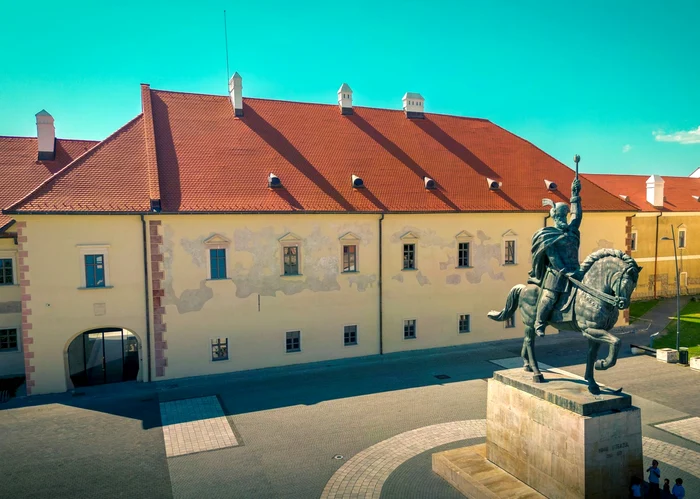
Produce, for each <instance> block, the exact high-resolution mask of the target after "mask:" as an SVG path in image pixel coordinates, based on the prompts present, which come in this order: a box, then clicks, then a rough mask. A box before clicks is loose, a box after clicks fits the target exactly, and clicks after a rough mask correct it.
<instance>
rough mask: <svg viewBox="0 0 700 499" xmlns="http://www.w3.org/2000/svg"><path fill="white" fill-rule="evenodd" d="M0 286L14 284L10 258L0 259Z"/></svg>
mask: <svg viewBox="0 0 700 499" xmlns="http://www.w3.org/2000/svg"><path fill="white" fill-rule="evenodd" d="M0 284H14V279H13V277H12V259H11V258H0Z"/></svg>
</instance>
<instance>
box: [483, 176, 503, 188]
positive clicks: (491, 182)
mask: <svg viewBox="0 0 700 499" xmlns="http://www.w3.org/2000/svg"><path fill="white" fill-rule="evenodd" d="M486 181H487V182H488V183H489V189H491V190H492V191H497V190H499V189H500V188H501V186H502V185H503V182H499V181H498V180H494V179H492V178H487V179H486Z"/></svg>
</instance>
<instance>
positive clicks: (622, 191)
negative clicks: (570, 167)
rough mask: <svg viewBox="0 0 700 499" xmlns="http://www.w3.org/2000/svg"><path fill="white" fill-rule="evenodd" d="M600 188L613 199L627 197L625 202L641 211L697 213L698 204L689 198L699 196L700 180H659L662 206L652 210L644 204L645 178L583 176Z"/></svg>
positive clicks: (637, 176)
mask: <svg viewBox="0 0 700 499" xmlns="http://www.w3.org/2000/svg"><path fill="white" fill-rule="evenodd" d="M585 177H586V178H588V179H589V180H591V181H592V182H595V183H597V184H598V185H599V186H601V187H602V188H603V189H605V190H607V191H608V192H610V193H611V194H614V195H616V196H621V195H624V196H629V202H630V204H632V205H633V206H634V207H635V208H637V209H639V210H641V211H649V212H652V211H676V212H682V211H700V202H698V201H697V200H696V199H694V198H693V196H700V178H690V177H666V176H664V177H662V178H663V179H664V206H663V208H661V209H659V208H655V207H654V206H653V205H652V204H651V203H648V202H647V184H646V181H647V179H648V178H649V175H606V174H589V173H587V174H585Z"/></svg>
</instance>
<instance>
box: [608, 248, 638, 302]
mask: <svg viewBox="0 0 700 499" xmlns="http://www.w3.org/2000/svg"><path fill="white" fill-rule="evenodd" d="M625 264H626V265H625V268H624V269H622V270H620V271H618V272H615V274H613V285H612V290H613V294H614V295H615V297H617V298H618V300H619V301H618V308H620V309H621V310H624V309H626V308H629V306H630V301H631V297H632V293H633V292H634V289H635V288H636V287H637V281H638V280H639V273H640V272H641V271H642V267H640V266H639V265H637V262H635V261H634V259H632V258H629V260H627V261H626V262H625Z"/></svg>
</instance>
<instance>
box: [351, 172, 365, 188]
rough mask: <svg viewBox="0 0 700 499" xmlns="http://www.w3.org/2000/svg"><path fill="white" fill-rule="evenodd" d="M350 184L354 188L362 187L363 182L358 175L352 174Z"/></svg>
mask: <svg viewBox="0 0 700 499" xmlns="http://www.w3.org/2000/svg"><path fill="white" fill-rule="evenodd" d="M352 186H353V187H354V188H355V189H362V188H363V187H364V186H365V183H364V182H363V181H362V179H361V178H360V177H358V176H357V175H353V176H352Z"/></svg>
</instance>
